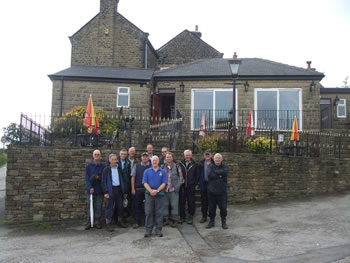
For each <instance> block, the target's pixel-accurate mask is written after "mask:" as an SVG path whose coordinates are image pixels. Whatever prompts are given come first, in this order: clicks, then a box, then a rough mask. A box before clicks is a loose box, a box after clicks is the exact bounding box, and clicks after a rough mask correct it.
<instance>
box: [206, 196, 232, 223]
mask: <svg viewBox="0 0 350 263" xmlns="http://www.w3.org/2000/svg"><path fill="white" fill-rule="evenodd" d="M208 203H209V218H210V219H215V216H216V206H217V205H218V206H219V209H220V216H221V218H222V219H223V218H226V216H227V194H226V193H225V194H220V195H214V194H211V193H208Z"/></svg>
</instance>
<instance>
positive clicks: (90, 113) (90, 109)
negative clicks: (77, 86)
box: [83, 94, 100, 134]
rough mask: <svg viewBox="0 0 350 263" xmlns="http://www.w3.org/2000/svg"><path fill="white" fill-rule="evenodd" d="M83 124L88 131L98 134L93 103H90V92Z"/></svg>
mask: <svg viewBox="0 0 350 263" xmlns="http://www.w3.org/2000/svg"><path fill="white" fill-rule="evenodd" d="M83 125H84V126H85V127H87V132H88V133H95V134H99V133H100V132H99V124H98V119H97V116H96V112H95V108H94V104H93V103H92V96H91V94H90V97H89V102H88V106H87V108H86V113H85V119H84V123H83Z"/></svg>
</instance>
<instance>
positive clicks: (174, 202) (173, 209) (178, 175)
mask: <svg viewBox="0 0 350 263" xmlns="http://www.w3.org/2000/svg"><path fill="white" fill-rule="evenodd" d="M165 159H166V164H165V166H164V170H166V171H167V173H168V185H167V186H166V187H165V191H164V192H165V196H164V198H165V200H164V201H165V202H164V213H163V216H164V217H165V223H164V225H167V224H169V222H170V221H171V226H172V227H176V226H177V222H178V214H179V191H180V186H181V184H182V183H183V181H184V180H183V176H182V171H181V168H180V167H178V166H177V165H176V163H174V158H173V154H172V153H171V152H167V154H166V155H165ZM169 207H170V211H169ZM169 212H170V213H169Z"/></svg>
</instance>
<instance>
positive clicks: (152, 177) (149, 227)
mask: <svg viewBox="0 0 350 263" xmlns="http://www.w3.org/2000/svg"><path fill="white" fill-rule="evenodd" d="M158 164H159V158H158V156H153V157H152V167H151V168H148V169H147V170H145V172H144V175H143V179H142V183H143V185H144V187H145V188H146V191H145V192H146V195H145V213H146V224H145V227H146V233H145V238H146V237H150V236H151V235H152V231H153V215H155V221H156V235H158V236H159V237H162V236H163V234H162V227H163V210H164V188H165V186H166V185H167V184H168V175H167V172H166V171H164V170H163V169H162V168H160V167H159V166H158Z"/></svg>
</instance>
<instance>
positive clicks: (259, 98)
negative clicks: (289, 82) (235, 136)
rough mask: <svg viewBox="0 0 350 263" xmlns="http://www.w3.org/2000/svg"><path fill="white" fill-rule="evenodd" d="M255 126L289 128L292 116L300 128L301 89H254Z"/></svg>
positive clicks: (259, 127)
mask: <svg viewBox="0 0 350 263" xmlns="http://www.w3.org/2000/svg"><path fill="white" fill-rule="evenodd" d="M255 110H256V112H255V120H256V123H255V127H257V128H258V129H277V130H291V129H292V126H293V120H294V116H296V117H297V120H298V128H299V129H301V119H302V118H301V116H302V115H301V89H255Z"/></svg>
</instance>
